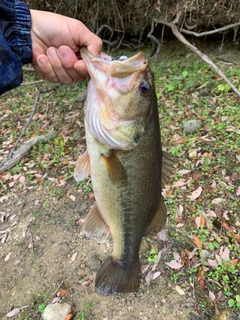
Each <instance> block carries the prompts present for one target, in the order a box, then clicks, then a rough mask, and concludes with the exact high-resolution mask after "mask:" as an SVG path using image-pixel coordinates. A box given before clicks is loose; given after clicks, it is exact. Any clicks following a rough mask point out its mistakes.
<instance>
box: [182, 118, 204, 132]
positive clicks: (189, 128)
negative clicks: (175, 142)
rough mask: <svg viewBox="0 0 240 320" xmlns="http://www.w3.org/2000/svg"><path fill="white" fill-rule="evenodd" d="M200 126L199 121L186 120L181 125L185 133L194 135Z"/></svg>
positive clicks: (200, 122)
mask: <svg viewBox="0 0 240 320" xmlns="http://www.w3.org/2000/svg"><path fill="white" fill-rule="evenodd" d="M201 125H202V121H201V120H188V121H186V122H184V124H183V130H184V131H185V132H186V133H195V132H196V131H197V130H198V129H199V128H200V127H201Z"/></svg>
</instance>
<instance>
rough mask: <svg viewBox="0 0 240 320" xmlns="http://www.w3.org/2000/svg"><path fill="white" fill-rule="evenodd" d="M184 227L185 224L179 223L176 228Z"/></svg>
mask: <svg viewBox="0 0 240 320" xmlns="http://www.w3.org/2000/svg"><path fill="white" fill-rule="evenodd" d="M184 225H185V223H183V222H181V223H178V224H177V225H176V228H181V227H182V226H184Z"/></svg>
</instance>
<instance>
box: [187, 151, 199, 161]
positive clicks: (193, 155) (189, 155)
mask: <svg viewBox="0 0 240 320" xmlns="http://www.w3.org/2000/svg"><path fill="white" fill-rule="evenodd" d="M196 157H197V150H190V151H189V152H188V158H189V159H195V158H196Z"/></svg>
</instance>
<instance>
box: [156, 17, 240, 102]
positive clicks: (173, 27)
mask: <svg viewBox="0 0 240 320" xmlns="http://www.w3.org/2000/svg"><path fill="white" fill-rule="evenodd" d="M158 23H162V24H165V25H167V26H169V27H171V29H172V32H173V34H174V35H175V36H176V38H178V40H179V41H181V42H182V43H184V44H185V45H186V46H187V47H188V48H189V49H191V50H192V51H193V52H194V53H196V54H197V55H198V56H199V57H200V58H202V59H203V60H204V61H205V62H207V63H208V64H209V65H210V66H211V67H212V68H213V69H214V70H215V71H216V72H217V73H218V74H219V75H220V77H222V78H223V80H224V81H225V82H226V83H227V84H228V85H229V86H230V87H231V88H232V90H233V91H234V92H235V93H236V94H237V96H238V97H239V98H240V92H239V90H238V89H237V88H236V87H235V86H234V84H233V83H232V82H231V81H230V80H229V79H228V78H227V76H226V75H225V74H224V73H223V72H222V70H221V69H220V68H219V67H218V66H217V65H216V64H215V63H214V62H213V61H212V60H211V59H210V58H209V57H208V56H207V55H205V54H204V53H202V52H201V51H200V50H199V49H198V48H196V47H195V46H194V45H192V44H191V43H190V42H188V41H187V39H186V38H185V37H184V36H183V35H182V34H181V33H180V32H179V30H178V28H177V26H176V25H175V24H174V23H169V22H166V21H163V20H159V21H158Z"/></svg>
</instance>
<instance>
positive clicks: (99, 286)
mask: <svg viewBox="0 0 240 320" xmlns="http://www.w3.org/2000/svg"><path fill="white" fill-rule="evenodd" d="M140 274H141V270H140V262H139V260H137V261H136V262H133V263H125V262H121V261H117V260H114V258H113V257H112V256H109V257H107V259H106V260H105V261H104V263H103V265H102V267H101V268H100V270H99V271H98V273H97V276H96V280H95V290H96V292H97V293H99V294H102V295H104V296H108V295H113V294H118V293H127V292H135V291H137V290H138V289H139V280H140Z"/></svg>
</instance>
